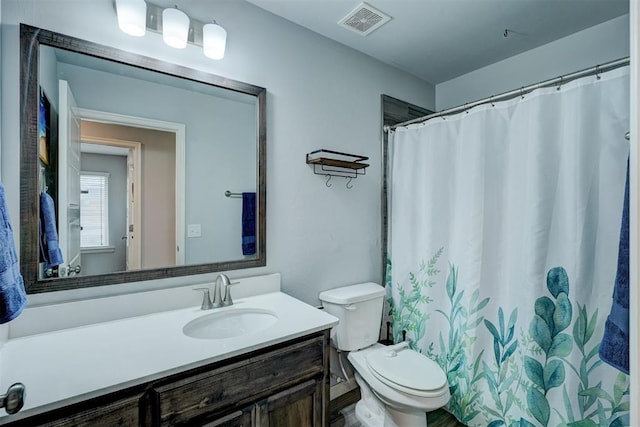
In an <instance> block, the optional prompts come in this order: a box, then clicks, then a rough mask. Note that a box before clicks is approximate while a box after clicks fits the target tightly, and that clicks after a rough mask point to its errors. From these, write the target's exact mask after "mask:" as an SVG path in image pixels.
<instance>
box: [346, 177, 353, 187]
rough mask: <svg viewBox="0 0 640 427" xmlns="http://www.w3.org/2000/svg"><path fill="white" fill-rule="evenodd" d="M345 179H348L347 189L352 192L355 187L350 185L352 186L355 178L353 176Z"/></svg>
mask: <svg viewBox="0 0 640 427" xmlns="http://www.w3.org/2000/svg"><path fill="white" fill-rule="evenodd" d="M345 178H346V179H347V188H348V189H349V190H351V189H352V188H353V185H350V184H351V180H352V179H353V177H352V176H345Z"/></svg>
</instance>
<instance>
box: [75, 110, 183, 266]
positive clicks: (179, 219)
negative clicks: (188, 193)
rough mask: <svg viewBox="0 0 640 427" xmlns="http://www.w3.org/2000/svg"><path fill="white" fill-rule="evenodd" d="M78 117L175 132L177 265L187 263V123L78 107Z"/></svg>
mask: <svg viewBox="0 0 640 427" xmlns="http://www.w3.org/2000/svg"><path fill="white" fill-rule="evenodd" d="M77 113H78V117H80V119H82V120H88V121H92V122H99V123H107V124H115V125H123V126H130V127H137V128H143V129H151V130H159V131H163V132H171V133H173V134H175V139H176V147H175V149H176V151H175V152H176V156H175V157H176V165H175V168H176V182H175V185H176V201H175V204H176V207H175V210H176V212H175V214H176V226H175V229H176V265H184V264H185V250H184V248H185V238H186V236H185V199H184V197H185V143H186V125H185V124H183V123H176V122H167V121H163V120H156V119H148V118H145V117H138V116H130V115H124V114H116V113H109V112H105V111H98V110H90V109H86V108H78V110H77Z"/></svg>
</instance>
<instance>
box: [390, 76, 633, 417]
mask: <svg viewBox="0 0 640 427" xmlns="http://www.w3.org/2000/svg"><path fill="white" fill-rule="evenodd" d="M600 77H601V78H600V79H599V80H598V79H595V78H591V79H589V78H585V79H580V80H576V81H573V82H571V83H568V84H566V85H563V86H562V88H561V90H559V91H558V90H556V89H555V88H551V89H541V90H538V91H535V92H533V93H531V94H529V95H527V96H526V97H525V98H524V99H521V98H518V99H514V100H510V101H505V102H502V103H495V106H491V105H486V106H479V107H475V108H473V109H471V110H469V111H468V113H463V114H459V115H454V116H449V117H447V119H446V120H442V119H436V120H430V121H428V122H426V123H424V124H420V125H411V126H408V127H406V128H398V129H396V131H395V132H394V133H393V134H392V135H391V137H390V150H391V153H390V172H389V176H390V190H389V191H390V194H391V197H390V212H389V218H390V226H389V247H388V261H387V266H388V269H387V277H386V278H385V279H386V286H387V302H388V305H389V311H390V320H392V322H393V336H394V340H395V341H396V342H397V341H400V340H402V339H403V331H405V337H406V339H407V340H409V342H410V345H411V348H413V349H415V350H417V351H420V352H422V353H423V354H425V355H426V356H428V357H430V358H431V359H433V360H435V361H436V362H437V363H438V364H439V365H440V366H441V367H442V369H443V370H444V371H445V373H446V376H447V379H448V382H449V388H450V391H451V400H450V402H449V404H448V405H447V407H446V409H447V410H449V411H450V412H451V413H452V414H454V415H455V416H456V417H457V418H458V419H459V420H460V421H461V422H463V423H464V424H466V425H469V426H482V427H486V426H489V427H500V426H507V427H524V426H534V427H547V426H561V427H583V426H610V427H617V426H628V425H629V378H628V377H627V376H626V375H625V374H622V373H619V372H618V371H617V370H616V369H614V368H612V367H610V366H609V365H607V364H603V363H602V362H601V360H600V359H599V355H598V348H599V344H600V342H599V340H600V339H601V337H602V332H603V329H604V322H605V320H606V315H604V314H603V313H607V312H608V310H609V307H610V303H611V294H612V291H613V285H612V284H613V279H614V277H615V270H616V263H617V247H618V235H619V226H620V224H619V222H620V217H621V212H622V201H623V196H624V184H625V171H626V161H627V157H628V152H629V146H628V143H626V141H625V139H624V134H625V133H626V131H627V130H628V126H629V115H628V90H629V86H628V83H629V81H628V69H618V70H614V71H611V72H607V73H604V74H602V75H601V76H600ZM391 267H393V268H391Z"/></svg>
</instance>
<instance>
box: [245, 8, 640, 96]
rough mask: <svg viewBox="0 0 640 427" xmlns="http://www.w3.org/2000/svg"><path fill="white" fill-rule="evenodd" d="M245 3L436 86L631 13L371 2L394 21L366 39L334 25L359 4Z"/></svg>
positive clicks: (604, 9) (603, 9)
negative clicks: (506, 32)
mask: <svg viewBox="0 0 640 427" xmlns="http://www.w3.org/2000/svg"><path fill="white" fill-rule="evenodd" d="M248 1H249V2H250V3H253V4H255V5H256V6H259V7H261V8H263V9H265V10H267V11H269V12H271V13H273V14H275V15H279V16H281V17H283V18H285V19H287V20H289V21H291V22H294V23H296V24H298V25H301V26H303V27H306V28H308V29H310V30H312V31H315V32H316V33H318V34H321V35H323V36H326V37H328V38H330V39H333V40H335V41H337V42H339V43H342V44H344V45H347V46H349V47H352V48H354V49H356V50H359V51H361V52H364V53H365V54H367V55H369V56H372V57H374V58H377V59H379V60H380V61H383V62H385V63H388V64H391V65H393V66H395V67H397V68H400V69H402V70H405V71H407V72H409V73H411V74H413V75H415V76H418V77H420V78H422V79H424V80H426V81H428V82H431V83H434V84H437V83H441V82H443V81H447V80H450V79H452V78H454V77H457V76H459V75H462V74H465V73H468V72H470V71H473V70H476V69H478V68H481V67H483V66H486V65H489V64H492V63H494V62H497V61H500V60H502V59H505V58H508V57H510V56H513V55H516V54H518V53H521V52H524V51H527V50H529V49H533V48H535V47H537V46H541V45H543V44H546V43H549V42H551V41H553V40H557V39H559V38H562V37H565V36H567V35H569V34H573V33H575V32H578V31H580V30H583V29H585V28H588V27H591V26H594V25H597V24H599V23H602V22H605V21H608V20H610V19H613V18H615V17H618V16H620V15H624V14H627V13H628V12H629V0H368V1H367V3H368V4H370V5H371V6H373V7H374V8H376V9H379V10H380V11H381V12H383V13H385V14H387V15H390V16H391V17H392V18H393V19H392V20H391V21H390V22H389V23H387V24H385V25H384V26H382V27H380V28H379V29H377V30H375V31H373V32H372V33H371V34H370V35H368V36H366V37H363V36H361V35H360V34H357V33H355V32H353V31H350V30H348V29H345V28H343V27H340V26H338V24H337V23H338V21H339V20H340V19H342V18H343V17H344V16H345V15H346V14H347V13H349V12H350V11H351V10H352V9H354V8H355V7H356V6H358V5H359V4H360V3H361V2H360V0H248ZM505 29H508V30H509V35H508V37H504V35H503V33H504V30H505Z"/></svg>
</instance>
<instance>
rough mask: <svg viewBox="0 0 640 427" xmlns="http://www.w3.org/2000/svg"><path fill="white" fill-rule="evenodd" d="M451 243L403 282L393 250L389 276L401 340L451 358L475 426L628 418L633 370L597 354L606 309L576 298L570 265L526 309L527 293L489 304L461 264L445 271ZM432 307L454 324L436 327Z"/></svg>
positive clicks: (616, 422)
mask: <svg viewBox="0 0 640 427" xmlns="http://www.w3.org/2000/svg"><path fill="white" fill-rule="evenodd" d="M443 252H444V248H440V249H439V250H438V251H436V253H435V254H434V255H433V256H432V257H431V258H430V259H429V260H428V261H426V262H422V263H420V265H419V266H418V268H417V271H416V272H411V273H410V274H409V275H408V277H407V278H405V279H404V280H400V281H397V280H396V282H395V283H393V282H392V279H393V275H392V272H391V262H390V260H389V259H388V260H387V270H386V271H387V277H386V278H385V279H386V285H387V303H388V306H389V315H390V317H391V321H392V323H393V337H394V340H395V341H396V342H399V341H401V340H402V331H403V330H404V331H406V336H407V339H408V340H409V341H410V346H411V348H413V349H415V350H417V351H420V352H422V353H424V354H426V355H427V356H428V357H430V358H432V359H433V360H435V361H436V362H437V363H438V364H439V365H440V366H441V367H442V369H443V370H444V371H445V373H446V376H447V379H448V383H449V388H450V391H451V400H450V402H449V404H448V410H449V411H450V412H451V413H452V414H454V415H455V416H456V417H457V418H458V419H459V420H460V421H461V422H462V423H464V424H465V425H469V426H490V427H501V426H506V427H540V426H544V427H546V426H551V425H553V426H560V427H588V426H608V427H618V426H620V427H622V426H629V378H628V376H627V375H624V374H622V373H619V372H618V371H617V370H615V369H613V368H611V367H609V366H608V365H605V364H603V362H602V361H601V360H600V358H599V356H598V349H599V340H600V339H601V337H599V336H598V335H599V334H598V333H596V330H597V329H598V328H599V327H600V330H601V328H602V325H603V323H604V320H605V318H604V317H603V316H600V315H599V312H598V309H597V308H596V309H595V310H589V308H588V307H587V304H582V303H581V302H580V301H575V300H572V298H571V296H570V295H571V293H570V290H571V287H570V280H569V276H568V274H567V272H566V270H565V269H564V268H563V267H555V268H551V269H550V270H549V271H548V272H547V277H546V283H544V282H543V283H544V285H546V291H545V293H544V294H542V295H539V297H538V298H537V299H536V300H535V301H533V302H532V306H529V307H531V308H532V311H531V313H532V314H531V317H530V318H528V319H527V318H524V319H523V318H521V316H520V313H519V307H518V304H520V306H521V307H522V306H523V305H522V304H527V303H526V302H523V301H515V302H514V304H515V305H514V306H513V307H504V306H495V308H492V309H491V312H489V311H487V309H488V308H489V307H492V306H491V305H490V302H491V299H490V298H489V297H484V298H483V297H482V295H481V293H480V291H479V290H478V289H476V290H473V291H472V290H471V289H467V288H466V287H465V284H464V283H460V282H459V271H458V268H457V267H456V266H455V265H450V266H449V269H448V271H447V272H446V276H445V277H443V276H444V275H443V274H441V271H440V269H439V268H438V265H439V262H440V259H441V257H442V255H443ZM439 286H441V287H442V288H440V289H442V290H443V292H442V293H440V292H439V291H437V288H438V287H439ZM469 293H471V294H469ZM494 304H495V303H494ZM528 304H531V303H528ZM529 310H531V309H529ZM433 316H439V321H441V322H444V323H439V324H440V325H442V324H444V325H445V327H444V328H442V327H439V328H438V329H439V330H437V331H433V330H429V322H430V321H431V320H432V317H433ZM447 328H448V329H447ZM427 331H429V332H427ZM613 378H615V381H613V382H612V379H613ZM603 381H604V382H605V383H604V384H603Z"/></svg>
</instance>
